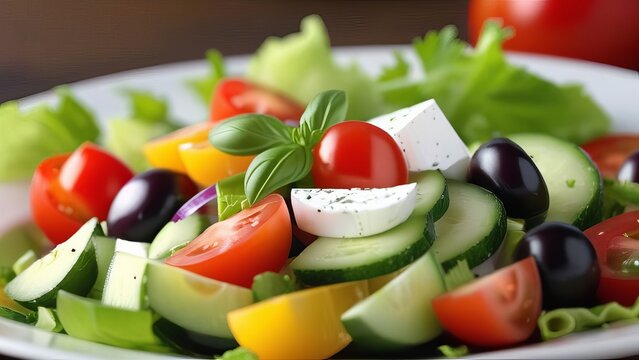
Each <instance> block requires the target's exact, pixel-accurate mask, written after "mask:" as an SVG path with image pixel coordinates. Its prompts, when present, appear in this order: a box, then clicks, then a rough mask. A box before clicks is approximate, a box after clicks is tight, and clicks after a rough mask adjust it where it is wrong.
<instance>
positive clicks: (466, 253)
mask: <svg viewBox="0 0 639 360" xmlns="http://www.w3.org/2000/svg"><path fill="white" fill-rule="evenodd" d="M448 193H449V197H450V205H449V207H448V211H446V213H445V214H444V216H442V218H441V219H439V220H438V221H437V222H436V223H435V230H436V233H437V240H435V243H434V244H433V247H432V251H433V253H434V254H435V257H436V258H437V259H438V260H439V261H440V262H441V263H442V266H443V267H444V269H446V270H448V269H450V268H452V267H453V266H455V265H456V264H457V262H458V261H462V260H466V261H467V262H468V266H470V267H471V268H473V267H475V266H477V265H479V264H481V263H483V262H484V261H486V260H487V259H488V258H489V257H491V256H492V255H493V254H494V253H495V252H496V251H497V249H498V248H499V246H500V245H501V243H502V241H503V240H504V236H505V235H506V210H505V209H504V206H503V204H502V203H501V201H499V199H498V198H497V197H496V196H495V195H493V193H491V192H490V191H488V190H485V189H483V188H481V187H479V186H476V185H473V184H467V183H462V182H457V181H453V180H449V181H448Z"/></svg>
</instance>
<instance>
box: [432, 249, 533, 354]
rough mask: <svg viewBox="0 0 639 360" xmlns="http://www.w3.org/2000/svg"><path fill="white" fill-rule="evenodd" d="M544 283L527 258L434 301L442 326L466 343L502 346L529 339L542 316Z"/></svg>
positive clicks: (434, 307)
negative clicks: (542, 289)
mask: <svg viewBox="0 0 639 360" xmlns="http://www.w3.org/2000/svg"><path fill="white" fill-rule="evenodd" d="M541 295H542V294H541V280H540V277H539V273H538V271H537V265H536V264H535V260H534V259H533V258H532V257H528V258H526V259H524V260H521V261H519V262H517V263H515V264H512V265H510V266H508V267H505V268H502V269H500V270H497V271H495V272H494V273H492V274H490V275H487V276H484V277H481V278H479V279H477V280H475V281H474V282H472V283H469V284H466V285H464V286H462V287H460V288H458V289H455V290H453V291H451V292H448V293H446V294H444V295H441V296H439V297H437V298H435V299H434V300H433V302H432V305H433V309H434V310H435V314H436V315H437V318H438V319H439V322H440V323H441V325H442V327H443V328H444V329H446V330H447V331H448V332H450V333H451V334H452V335H454V336H455V337H457V338H458V339H460V340H461V341H462V342H464V343H468V344H472V345H477V346H482V347H499V346H508V345H514V344H517V343H519V342H522V341H524V340H526V339H528V338H529V337H530V336H531V335H532V333H533V332H534V331H535V328H536V327H537V318H538V317H539V315H540V314H541V301H542V298H541Z"/></svg>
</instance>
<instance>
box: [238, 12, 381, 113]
mask: <svg viewBox="0 0 639 360" xmlns="http://www.w3.org/2000/svg"><path fill="white" fill-rule="evenodd" d="M246 77H247V79H248V80H249V81H252V82H255V83H257V84H260V85H263V86H265V87H267V88H270V89H274V90H276V91H279V92H282V93H284V94H286V95H288V96H289V97H291V98H292V99H294V100H296V101H298V102H299V103H302V104H308V103H309V101H310V100H311V99H313V97H314V96H315V95H317V94H318V93H320V92H322V91H326V90H331V89H338V90H343V91H344V92H345V93H346V95H347V96H348V99H349V105H350V106H349V110H348V118H350V119H355V120H367V119H370V118H372V117H374V116H376V115H379V114H382V113H385V112H386V111H387V110H389V109H388V108H387V107H386V105H385V104H384V101H383V99H382V97H381V93H380V92H379V90H378V88H377V87H376V86H375V85H376V84H375V81H374V80H373V79H371V78H370V77H369V76H367V75H366V74H365V73H364V72H363V71H362V70H361V69H360V68H359V66H357V65H356V64H351V65H350V66H341V65H339V64H337V62H336V61H335V60H334V59H333V54H332V52H331V46H330V42H329V39H328V33H327V31H326V27H325V26H324V23H323V22H322V19H321V18H320V17H319V16H317V15H311V16H308V17H306V18H304V19H303V20H302V24H301V31H300V32H299V33H296V34H291V35H288V36H286V37H284V38H277V37H270V38H268V39H266V41H264V43H263V44H262V46H261V47H260V48H259V49H258V50H257V52H256V53H255V55H254V56H253V57H252V58H251V62H250V64H249V68H248V72H247V73H246Z"/></svg>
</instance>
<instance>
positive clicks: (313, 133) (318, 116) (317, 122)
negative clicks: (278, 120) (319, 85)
mask: <svg viewBox="0 0 639 360" xmlns="http://www.w3.org/2000/svg"><path fill="white" fill-rule="evenodd" d="M347 110H348V104H347V102H346V93H345V92H343V91H341V90H329V91H324V92H322V93H320V94H319V95H317V96H315V97H314V98H313V100H311V102H310V103H309V104H308V106H307V107H306V110H305V111H304V114H302V118H301V119H300V131H301V133H302V136H303V139H304V141H305V142H306V144H305V145H309V146H311V147H312V146H314V145H315V143H317V141H319V138H321V134H324V131H326V129H328V128H329V127H331V126H333V125H335V124H337V123H339V122H342V121H344V119H345V118H346V111H347ZM317 134H320V135H319V137H318V136H317Z"/></svg>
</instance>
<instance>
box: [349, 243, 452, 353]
mask: <svg viewBox="0 0 639 360" xmlns="http://www.w3.org/2000/svg"><path fill="white" fill-rule="evenodd" d="M444 292H446V284H445V282H444V279H443V274H442V269H441V266H440V265H439V262H438V261H437V260H436V259H435V257H434V256H433V255H432V253H431V252H428V253H426V254H425V255H424V256H422V257H421V258H419V259H417V260H416V261H415V262H414V263H412V264H411V265H409V266H408V268H407V269H406V270H404V271H403V272H402V273H401V274H399V275H398V276H397V277H396V278H395V279H393V280H391V282H389V283H388V284H386V286H384V287H383V288H381V289H380V290H379V291H377V292H375V293H374V294H373V295H371V296H369V297H368V298H366V299H365V300H364V301H362V302H360V303H358V304H357V305H355V306H353V307H352V308H350V309H349V310H348V311H347V312H345V313H344V314H343V315H342V323H343V324H344V327H345V328H346V330H347V331H348V333H349V334H350V335H351V336H352V337H353V341H354V342H355V344H357V345H359V346H362V347H364V348H367V349H372V350H391V349H399V348H404V347H409V346H413V345H418V344H422V343H425V342H427V341H430V340H432V339H434V338H435V337H437V336H438V335H439V334H441V332H442V328H441V326H440V325H439V322H438V321H437V317H436V316H435V312H434V311H433V308H432V306H431V304H430V303H431V301H432V300H433V299H434V298H435V297H436V296H438V295H441V294H443V293H444Z"/></svg>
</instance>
